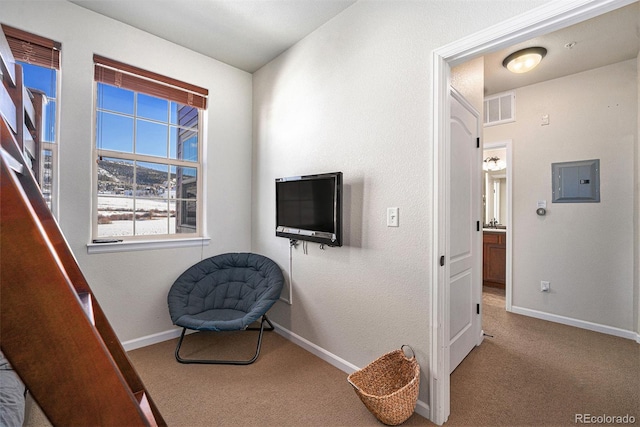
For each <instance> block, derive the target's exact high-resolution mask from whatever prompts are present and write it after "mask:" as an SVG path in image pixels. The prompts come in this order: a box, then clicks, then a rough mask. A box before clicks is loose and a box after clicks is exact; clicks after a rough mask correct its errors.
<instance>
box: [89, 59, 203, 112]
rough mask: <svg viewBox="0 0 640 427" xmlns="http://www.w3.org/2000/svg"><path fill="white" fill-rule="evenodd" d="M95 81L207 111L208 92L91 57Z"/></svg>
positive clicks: (167, 78)
mask: <svg viewBox="0 0 640 427" xmlns="http://www.w3.org/2000/svg"><path fill="white" fill-rule="evenodd" d="M93 62H94V64H95V68H94V79H95V81H97V82H100V83H106V84H109V85H112V86H116V87H121V88H124V89H129V90H133V91H136V92H142V93H145V94H147V95H151V96H156V97H159V98H164V99H168V100H170V101H174V102H179V103H181V104H184V105H189V106H192V107H196V108H199V109H206V108H207V96H208V95H209V91H208V90H207V89H205V88H201V87H199V86H195V85H192V84H190V83H185V82H183V81H180V80H176V79H173V78H171V77H166V76H163V75H161V74H157V73H154V72H151V71H147V70H143V69H141V68H137V67H134V66H132V65H128V64H124V63H122V62H118V61H114V60H112V59H109V58H105V57H103V56H99V55H94V56H93Z"/></svg>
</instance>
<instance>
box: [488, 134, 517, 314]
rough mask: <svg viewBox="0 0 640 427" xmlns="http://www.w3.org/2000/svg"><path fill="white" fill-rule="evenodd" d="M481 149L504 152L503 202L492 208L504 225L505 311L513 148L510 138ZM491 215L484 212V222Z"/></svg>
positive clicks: (509, 266) (509, 263)
mask: <svg viewBox="0 0 640 427" xmlns="http://www.w3.org/2000/svg"><path fill="white" fill-rule="evenodd" d="M483 150H484V152H485V153H487V152H489V153H491V151H493V150H502V152H503V153H504V159H502V160H504V161H505V163H506V169H505V170H504V179H500V181H499V182H500V183H501V187H502V186H504V187H505V188H504V189H503V190H504V191H502V192H501V193H502V194H503V195H504V198H505V199H506V200H504V203H499V202H498V203H494V204H495V205H502V206H503V208H501V209H500V208H498V206H496V207H495V208H494V209H496V208H497V209H499V210H500V213H499V214H498V215H497V217H498V221H499V223H500V224H504V226H505V227H506V228H505V230H506V231H504V233H505V236H504V238H505V246H506V248H505V273H504V274H505V276H504V277H505V289H504V296H505V309H506V310H507V311H511V297H512V295H513V293H512V279H513V278H512V266H513V244H512V236H513V234H512V229H513V206H512V205H513V148H512V141H511V140H510V139H508V140H504V141H498V142H489V143H484V145H483ZM483 158H484V159H486V158H487V156H486V155H483ZM485 202H486V203H491V201H487V200H486V201H485ZM494 202H495V201H494ZM490 217H492V216H491V215H489V216H486V214H485V224H488V221H490V220H491V218H490ZM493 217H495V215H494V216H493Z"/></svg>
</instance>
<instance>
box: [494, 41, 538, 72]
mask: <svg viewBox="0 0 640 427" xmlns="http://www.w3.org/2000/svg"><path fill="white" fill-rule="evenodd" d="M546 54H547V49H545V48H543V47H528V48H526V49H522V50H519V51H517V52H513V53H512V54H511V55H509V56H507V57H506V58H504V61H502V66H503V67H505V68H506V69H508V70H509V71H511V72H512V73H517V74H520V73H526V72H527V71H531V70H532V69H534V68H535V67H536V65H538V64H539V63H540V61H542V58H544V56H545V55H546Z"/></svg>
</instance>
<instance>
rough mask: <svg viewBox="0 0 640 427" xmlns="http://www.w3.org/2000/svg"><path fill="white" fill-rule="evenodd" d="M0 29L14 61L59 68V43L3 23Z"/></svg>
mask: <svg viewBox="0 0 640 427" xmlns="http://www.w3.org/2000/svg"><path fill="white" fill-rule="evenodd" d="M2 31H4V35H5V37H6V38H7V42H8V43H9V48H10V49H11V53H12V54H13V57H14V58H15V59H16V61H20V62H26V63H27V64H33V65H39V66H41V67H47V68H53V69H56V70H59V69H60V51H61V46H62V45H61V44H60V43H58V42H56V41H53V40H51V39H48V38H46V37H41V36H37V35H35V34H31V33H28V32H26V31H23V30H19V29H17V28H13V27H10V26H8V25H4V24H2Z"/></svg>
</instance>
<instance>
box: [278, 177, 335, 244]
mask: <svg viewBox="0 0 640 427" xmlns="http://www.w3.org/2000/svg"><path fill="white" fill-rule="evenodd" d="M276 236H279V237H286V238H289V239H293V240H307V241H310V242H317V243H323V244H326V245H329V246H342V172H332V173H323V174H318V175H305V176H293V177H288V178H277V179H276Z"/></svg>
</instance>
